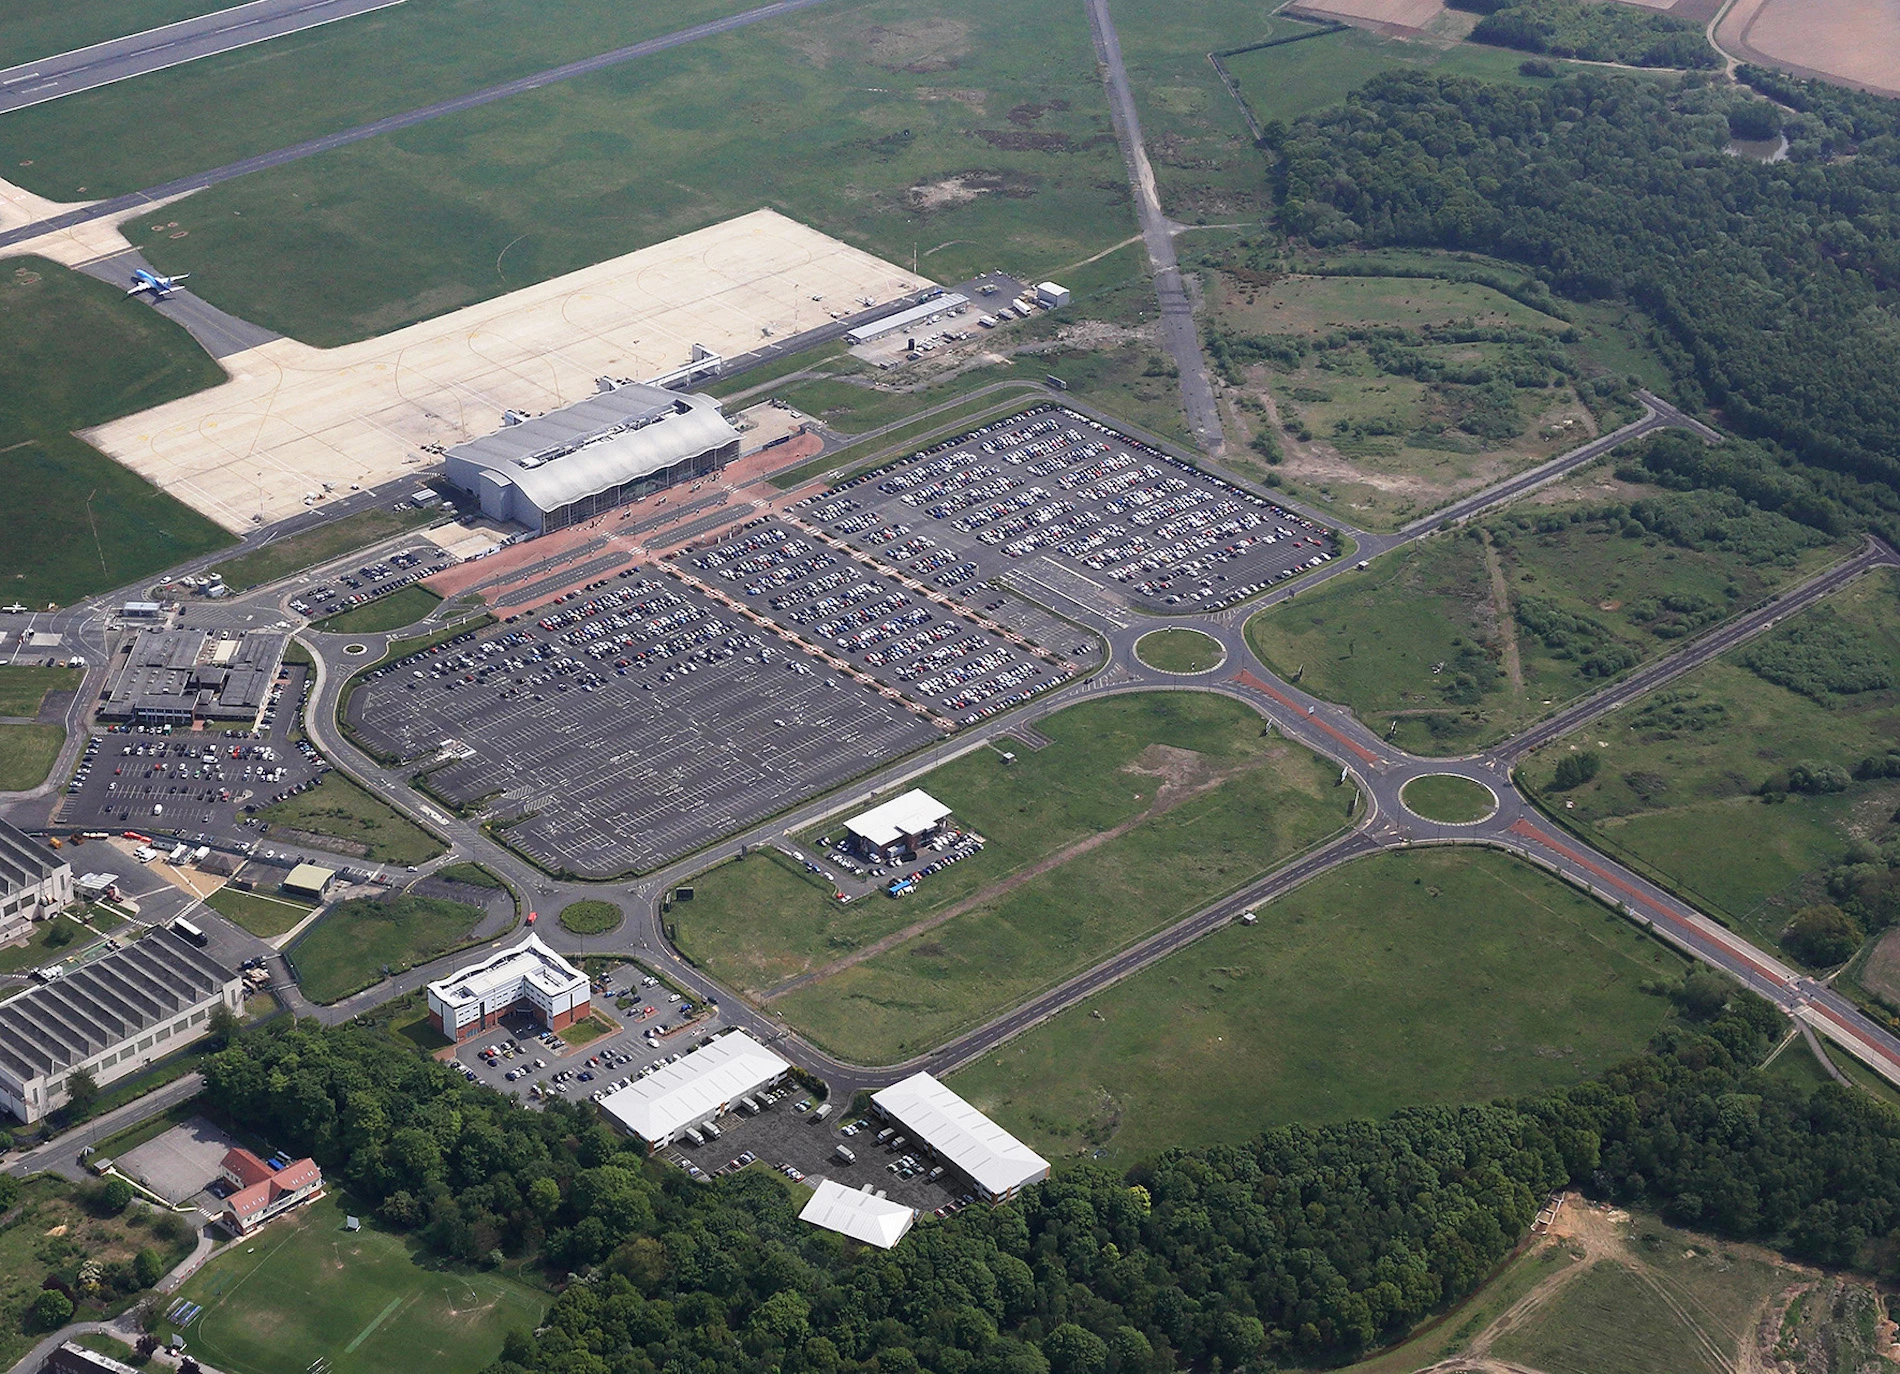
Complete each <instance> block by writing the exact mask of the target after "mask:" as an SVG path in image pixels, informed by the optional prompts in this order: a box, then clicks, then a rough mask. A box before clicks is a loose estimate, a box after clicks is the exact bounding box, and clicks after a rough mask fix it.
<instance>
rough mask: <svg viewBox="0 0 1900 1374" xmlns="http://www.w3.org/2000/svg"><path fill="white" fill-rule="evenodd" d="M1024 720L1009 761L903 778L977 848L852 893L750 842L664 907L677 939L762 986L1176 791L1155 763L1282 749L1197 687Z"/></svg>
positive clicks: (1240, 712)
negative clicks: (1026, 725) (1034, 733)
mask: <svg viewBox="0 0 1900 1374" xmlns="http://www.w3.org/2000/svg"><path fill="white" fill-rule="evenodd" d="M1036 728H1037V730H1038V731H1039V732H1040V733H1042V734H1043V735H1045V736H1047V737H1048V739H1049V740H1050V743H1049V744H1048V745H1046V746H1044V747H1043V748H1041V749H1036V750H1031V749H1026V748H1022V747H1017V748H1016V749H1015V750H1014V751H1013V752H1015V753H1016V755H1017V759H1016V762H1015V763H1013V764H1010V763H1006V762H1005V761H1004V760H1003V758H1002V756H1001V754H1000V753H998V752H997V751H996V750H994V749H989V748H981V749H976V750H973V751H972V752H970V753H968V754H965V755H963V756H962V757H961V758H958V759H954V760H952V761H951V762H949V763H946V764H944V765H942V766H941V767H939V768H936V769H934V770H933V771H931V772H930V773H928V774H926V775H924V776H923V777H921V778H918V779H917V780H916V781H915V783H914V785H915V786H917V787H921V788H923V789H924V790H925V791H927V792H929V793H930V795H931V796H933V797H935V798H937V799H938V800H939V801H941V802H942V803H943V804H944V805H946V806H948V807H950V808H951V810H952V812H953V815H954V817H955V820H956V823H957V824H958V825H960V826H962V827H964V828H965V829H966V830H969V831H973V832H974V833H976V834H979V835H981V836H983V837H984V839H985V840H986V841H987V845H986V846H985V848H984V849H983V851H982V852H981V853H980V854H977V855H975V856H974V857H971V858H968V859H965V860H964V861H963V862H962V863H959V864H956V865H954V866H953V867H950V868H947V869H944V870H942V871H941V872H940V873H938V874H936V875H934V876H933V877H931V878H929V879H927V880H926V881H925V882H924V883H923V884H922V885H921V886H920V887H919V888H918V890H917V891H916V892H915V893H914V894H913V895H911V896H909V897H906V898H904V899H902V900H901V901H893V900H892V899H890V898H887V897H884V896H882V895H877V896H872V897H869V898H866V899H864V900H861V901H858V902H853V903H851V904H850V905H844V904H841V903H839V902H837V901H835V900H833V898H832V895H831V894H832V891H833V889H832V887H831V885H830V883H829V882H825V881H823V880H820V879H817V878H814V877H812V876H811V875H809V874H807V873H805V872H804V871H803V870H802V869H800V868H799V867H798V866H797V865H796V864H792V863H790V862H788V861H786V860H784V859H783V856H778V855H775V854H773V853H766V854H755V855H752V856H750V857H747V858H745V859H741V860H737V861H734V862H730V863H726V864H722V865H720V866H719V867H717V868H714V869H712V870H710V871H709V872H706V873H702V874H700V875H699V877H698V878H696V879H695V880H694V886H695V888H696V889H697V893H696V895H695V897H694V899H693V901H691V902H689V903H676V904H675V905H674V907H673V911H672V913H671V922H672V924H673V925H674V926H675V927H676V928H677V929H676V938H677V939H678V942H679V944H680V947H681V948H682V949H683V950H685V951H686V953H687V954H688V955H690V956H691V957H692V958H693V960H694V961H695V962H697V963H698V964H700V965H701V966H702V967H703V968H705V969H707V970H708V971H709V972H711V973H712V974H713V975H714V976H715V977H717V978H719V979H720V980H721V981H723V982H725V983H726V984H728V985H729V986H732V987H736V988H739V989H741V990H744V991H746V992H747V993H748V995H751V996H754V997H758V996H764V995H766V994H768V993H770V992H771V991H772V990H773V989H774V988H777V987H780V986H782V985H784V984H786V983H787V982H789V981H790V980H793V979H796V978H800V977H802V976H805V975H807V974H810V973H812V972H814V971H816V970H818V969H821V968H822V967H824V966H825V965H826V964H827V963H829V962H831V961H834V960H837V959H840V958H849V957H852V956H855V955H857V954H859V953H860V952H861V951H862V950H863V949H864V948H865V947H866V946H867V945H870V944H872V943H873V942H875V941H877V940H879V939H881V938H884V937H886V936H888V935H890V934H891V933H893V932H894V931H898V930H902V929H903V928H905V926H907V925H909V924H912V923H915V922H918V921H922V920H925V919H928V918H934V917H936V916H938V915H939V914H941V913H943V912H945V911H948V910H951V909H953V908H955V907H958V906H960V905H962V904H965V903H967V902H969V901H971V900H972V899H974V898H977V897H978V896H979V895H980V894H982V893H984V892H987V891H991V890H993V889H994V888H995V887H996V885H997V884H998V883H1000V882H1002V881H1004V880H1006V879H1009V878H1010V877H1012V875H1017V874H1021V873H1023V872H1024V871H1026V870H1029V869H1032V868H1033V867H1034V866H1035V865H1038V864H1042V863H1045V862H1047V861H1049V860H1050V858H1051V857H1052V856H1055V855H1059V854H1062V853H1064V852H1065V851H1068V850H1070V849H1072V848H1073V847H1074V846H1076V845H1078V844H1081V843H1084V842H1096V843H1099V840H1098V839H1097V837H1099V836H1102V835H1104V834H1107V833H1108V832H1110V831H1114V830H1118V829H1119V828H1121V827H1125V826H1128V825H1129V824H1130V823H1131V822H1139V821H1140V820H1141V818H1142V817H1143V816H1144V815H1146V814H1148V813H1149V812H1150V811H1152V810H1153V809H1154V808H1155V806H1156V805H1157V804H1158V803H1161V802H1164V801H1177V802H1178V801H1179V800H1181V798H1180V797H1179V795H1178V792H1179V789H1177V788H1169V789H1168V791H1169V793H1170V795H1169V796H1168V797H1166V798H1164V797H1162V796H1160V795H1159V794H1158V791H1157V785H1158V784H1160V783H1162V782H1163V781H1165V777H1164V775H1163V774H1162V773H1160V772H1159V771H1157V769H1156V765H1157V764H1159V763H1162V762H1172V761H1176V760H1178V761H1179V762H1181V763H1182V764H1190V763H1191V764H1193V765H1195V766H1197V767H1201V768H1208V769H1213V770H1218V771H1220V772H1227V771H1231V770H1234V769H1236V768H1246V767H1249V766H1254V765H1258V764H1262V763H1264V762H1266V760H1267V758H1268V756H1269V755H1270V754H1273V753H1275V752H1278V751H1279V750H1280V749H1282V748H1283V747H1284V746H1282V745H1281V744H1279V743H1278V742H1277V741H1275V740H1273V739H1272V738H1271V737H1269V736H1268V735H1267V733H1266V725H1265V723H1264V722H1263V721H1262V720H1261V719H1260V717H1259V716H1258V715H1257V714H1256V713H1255V712H1253V711H1252V710H1249V709H1248V708H1247V707H1245V706H1243V705H1241V704H1240V703H1239V702H1236V701H1232V700H1229V699H1228V698H1225V697H1218V696H1212V695H1208V694H1205V693H1199V692H1152V693H1141V694H1138V695H1130V696H1120V697H1113V698H1109V699H1106V700H1102V701H1092V702H1087V703H1085V704H1083V705H1080V706H1072V707H1070V708H1069V709H1068V710H1066V711H1060V712H1058V713H1057V714H1055V715H1053V716H1051V717H1049V718H1048V719H1047V720H1043V721H1038V722H1037V727H1036ZM1005 747H1008V746H1007V745H1005ZM908 785H910V784H907V786H908ZM1343 807H1344V801H1343V799H1342V801H1341V809H1342V811H1343ZM842 821H843V817H842V816H840V817H837V818H834V820H833V821H832V822H831V824H830V826H829V828H822V827H821V828H820V829H818V830H816V831H813V832H810V833H808V834H806V835H803V836H801V837H800V838H801V840H803V841H804V843H805V844H806V845H808V846H811V847H812V848H816V847H817V842H818V841H819V840H821V839H823V838H825V837H827V836H830V837H832V838H836V837H839V836H842V834H843V833H844V832H843V827H842Z"/></svg>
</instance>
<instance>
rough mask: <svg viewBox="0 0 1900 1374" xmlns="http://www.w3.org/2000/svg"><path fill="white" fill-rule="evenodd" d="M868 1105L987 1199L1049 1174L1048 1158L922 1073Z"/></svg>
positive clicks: (874, 1096)
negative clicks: (927, 1148) (900, 1128)
mask: <svg viewBox="0 0 1900 1374" xmlns="http://www.w3.org/2000/svg"><path fill="white" fill-rule="evenodd" d="M871 1105H872V1106H874V1107H876V1108H877V1110H878V1111H879V1112H880V1113H882V1114H883V1115H884V1116H885V1117H887V1118H889V1119H890V1120H891V1121H893V1122H895V1123H896V1124H897V1125H899V1126H901V1127H903V1129H904V1130H905V1131H906V1132H908V1133H909V1135H910V1137H911V1138H912V1139H913V1140H916V1141H918V1142H920V1143H921V1144H923V1145H926V1146H928V1147H929V1148H930V1149H931V1150H932V1151H933V1152H935V1153H936V1154H937V1156H938V1157H939V1158H941V1159H942V1160H943V1161H944V1163H945V1164H947V1165H949V1166H950V1167H951V1168H953V1169H955V1170H957V1171H958V1172H959V1173H961V1174H963V1175H964V1176H965V1177H966V1178H968V1179H969V1180H970V1182H972V1183H973V1184H975V1185H976V1190H977V1192H978V1193H980V1194H982V1196H983V1197H985V1198H987V1199H988V1200H989V1201H991V1202H1002V1201H1003V1200H1004V1199H1006V1198H1011V1197H1014V1196H1015V1195H1016V1194H1017V1193H1019V1192H1021V1191H1022V1190H1023V1189H1024V1188H1026V1187H1027V1186H1028V1185H1030V1184H1031V1183H1040V1182H1041V1181H1042V1180H1043V1179H1045V1178H1047V1177H1049V1161H1048V1160H1046V1159H1044V1158H1043V1157H1042V1156H1041V1155H1039V1154H1037V1153H1036V1152H1035V1151H1034V1150H1032V1149H1030V1148H1029V1147H1028V1146H1027V1145H1025V1144H1023V1143H1022V1141H1020V1140H1018V1139H1016V1137H1015V1136H1013V1135H1011V1134H1010V1133H1009V1132H1008V1131H1006V1130H1004V1129H1003V1128H1002V1127H1001V1126H999V1125H997V1124H996V1123H995V1122H994V1121H991V1120H990V1119H989V1118H988V1117H987V1116H985V1115H983V1113H981V1112H979V1111H978V1110H977V1109H976V1108H975V1107H972V1106H971V1105H970V1104H969V1103H968V1102H965V1101H964V1100H963V1099H962V1098H960V1097H958V1096H957V1095H956V1094H955V1093H953V1092H951V1091H950V1089H948V1088H946V1087H944V1085H943V1084H941V1083H939V1082H938V1081H937V1080H936V1079H934V1078H932V1077H931V1076H930V1075H929V1074H927V1073H914V1074H912V1075H911V1076H910V1077H909V1078H906V1079H904V1080H903V1081H902V1082H900V1083H893V1084H892V1085H891V1086H890V1087H888V1088H886V1089H884V1090H883V1091H882V1092H878V1093H874V1094H872V1096H871Z"/></svg>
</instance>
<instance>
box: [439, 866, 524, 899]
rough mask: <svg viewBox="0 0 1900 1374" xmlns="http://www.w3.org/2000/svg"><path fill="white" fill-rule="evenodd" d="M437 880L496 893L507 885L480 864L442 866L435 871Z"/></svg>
mask: <svg viewBox="0 0 1900 1374" xmlns="http://www.w3.org/2000/svg"><path fill="white" fill-rule="evenodd" d="M435 876H436V877H438V878H446V879H447V880H448V881H449V882H452V883H467V884H468V885H469V886H470V887H486V888H491V889H493V890H494V891H496V892H499V891H501V889H502V888H504V887H506V886H507V884H506V883H504V882H502V880H501V879H500V878H497V877H496V876H495V875H494V874H493V873H490V872H489V871H488V870H487V869H485V868H483V867H482V866H481V865H480V864H444V865H443V866H442V867H441V868H438V869H437V870H436V871H435Z"/></svg>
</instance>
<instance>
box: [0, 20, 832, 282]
mask: <svg viewBox="0 0 1900 1374" xmlns="http://www.w3.org/2000/svg"><path fill="white" fill-rule="evenodd" d="M824 3H826V0H773V3H772V4H769V5H761V6H760V7H759V8H757V9H753V10H747V11H745V13H743V14H734V15H728V16H727V17H726V18H724V19H714V20H710V21H708V22H707V23H704V24H694V25H691V26H690V27H688V28H684V29H677V30H675V31H674V32H672V33H668V34H662V35H660V36H659V37H658V38H649V39H646V40H645V41H644V42H640V43H630V44H628V45H627V46H626V47H622V48H614V49H612V50H611V51H608V52H603V53H596V54H595V55H594V56H592V57H583V58H581V59H580V60H579V61H576V62H568V63H564V64H563V65H561V66H558V67H549V68H547V69H546V70H545V71H539V72H535V73H534V74H533V75H531V76H522V77H517V78H515V79H514V80H513V81H504V82H502V83H501V84H500V85H497V86H489V87H487V88H485V89H483V90H479V91H470V92H469V93H468V94H467V95H458V96H455V97H453V98H451V99H448V100H438V101H436V102H435V103H434V104H432V105H424V106H421V107H420V108H418V109H414V110H405V111H404V112H403V113H401V114H394V115H389V116H388V117H386V118H383V119H377V120H372V121H371V122H370V123H368V124H358V125H357V126H356V127H354V128H351V129H341V130H339V131H337V132H336V133H333V134H323V135H321V136H319V137H317V138H310V139H305V140H304V141H303V142H302V143H293V144H291V145H290V146H289V147H287V148H278V149H276V150H275V151H273V152H268V153H258V154H256V155H254V156H252V157H247V158H240V159H238V160H237V161H236V162H227V163H225V164H224V166H222V167H213V168H211V169H210V170H209V171H205V172H194V173H192V174H191V175H190V176H182V177H174V178H173V179H172V180H170V181H167V182H163V183H161V184H159V185H157V186H148V187H146V188H145V189H144V190H142V191H130V192H127V193H126V194H125V195H122V196H113V197H111V198H110V199H108V200H99V201H94V202H93V203H91V204H90V205H80V206H75V207H74V208H72V209H71V210H67V211H65V212H63V213H61V214H58V215H51V216H49V217H47V218H46V219H42V220H35V221H33V222H32V223H30V224H22V225H20V226H19V227H18V228H15V229H9V230H7V231H6V232H5V233H0V248H5V247H10V246H11V245H13V244H16V243H24V242H26V241H27V240H28V239H34V238H38V237H40V235H42V234H47V233H51V232H52V231H54V230H56V229H70V228H72V227H73V226H74V225H76V224H89V223H91V222H93V221H94V220H101V219H106V220H118V219H121V218H123V217H125V216H126V215H128V214H131V213H134V212H136V211H138V210H141V209H144V208H145V207H146V206H149V205H152V204H155V203H157V202H160V201H166V200H171V199H174V198H176V197H178V196H184V195H189V194H191V193H192V192H193V191H202V190H204V189H206V188H207V187H211V186H218V185H222V184H223V183H224V182H227V181H235V180H237V179H238V178H239V177H243V176H249V175H250V174H251V173H252V172H262V171H267V170H269V169H270V168H272V167H282V166H285V165H287V164H289V163H292V162H297V161H300V160H302V159H303V158H307V157H315V156H316V155H317V154H318V153H327V152H330V151H332V150H333V149H336V148H347V147H349V146H350V145H351V144H352V143H361V142H363V141H364V140H365V139H370V138H375V137H376V136H377V135H379V134H387V133H394V132H395V131H396V130H398V129H409V128H413V127H415V126H416V125H418V124H426V123H428V122H429V121H430V120H432V119H440V118H441V117H442V116H443V115H451V114H460V113H461V112H462V111H464V110H474V109H479V108H480V107H481V106H483V105H492V104H493V103H494V102H496V101H497V100H506V99H507V98H508V97H509V96H511V95H520V94H522V93H523V92H524V91H534V90H539V89H540V88H541V87H543V86H549V85H553V84H554V83H556V82H559V81H568V80H571V79H572V78H574V77H577V76H586V75H587V74H588V73H590V72H598V71H604V70H606V69H607V68H609V67H617V66H619V65H620V64H622V63H623V62H632V61H634V60H636V59H638V58H642V57H650V56H652V55H653V54H654V53H660V52H666V51H667V50H669V49H671V48H678V47H683V46H684V45H686V44H688V43H696V42H698V41H699V40H700V39H702V38H711V37H714V36H716V35H718V34H722V33H733V32H736V31H737V30H739V29H744V28H749V27H751V26H752V25H753V24H758V23H763V22H764V21H765V20H767V19H778V18H781V17H783V16H784V15H788V14H796V13H797V12H798V11H800V10H807V9H811V8H812V7H813V6H815V5H822V4H824Z"/></svg>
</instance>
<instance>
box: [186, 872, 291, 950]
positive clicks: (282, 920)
mask: <svg viewBox="0 0 1900 1374" xmlns="http://www.w3.org/2000/svg"><path fill="white" fill-rule="evenodd" d="M205 905H206V906H208V907H210V908H211V909H212V910H213V911H215V912H217V913H218V914H219V915H220V916H223V917H225V918H226V919H228V920H232V921H236V922H237V923H238V924H239V925H241V926H243V927H244V928H245V929H246V930H248V931H250V932H251V934H253V935H255V936H257V938H258V939H260V940H268V939H271V938H272V937H274V936H278V935H282V934H283V933H284V932H285V931H287V930H289V929H290V928H291V927H293V926H295V925H296V924H297V922H299V921H301V920H303V918H304V917H306V916H308V915H309V914H310V913H311V912H312V911H314V910H315V908H314V907H312V906H310V905H309V904H308V903H305V902H293V901H291V900H290V899H289V898H288V897H276V896H269V895H267V894H265V893H262V892H240V891H238V889H236V888H235V887H231V886H230V885H228V884H227V885H226V886H224V887H221V888H219V889H218V890H217V891H216V892H214V893H212V894H211V895H210V896H209V897H207V898H205Z"/></svg>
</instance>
